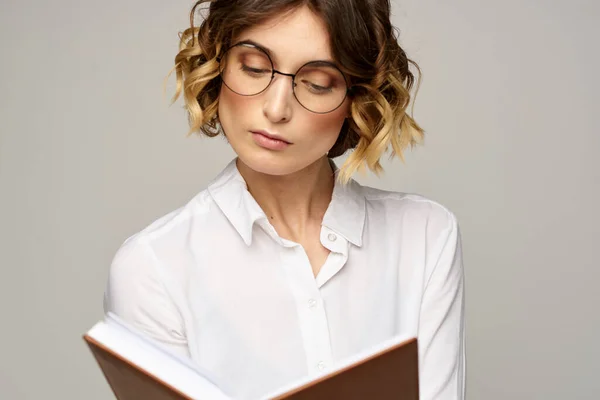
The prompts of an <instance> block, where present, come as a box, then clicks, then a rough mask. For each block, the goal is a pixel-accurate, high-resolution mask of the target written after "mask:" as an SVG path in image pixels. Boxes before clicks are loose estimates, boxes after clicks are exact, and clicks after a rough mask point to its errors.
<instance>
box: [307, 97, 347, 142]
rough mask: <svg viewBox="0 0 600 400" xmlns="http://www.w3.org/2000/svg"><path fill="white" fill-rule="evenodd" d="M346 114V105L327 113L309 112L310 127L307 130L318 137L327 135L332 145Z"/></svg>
mask: <svg viewBox="0 0 600 400" xmlns="http://www.w3.org/2000/svg"><path fill="white" fill-rule="evenodd" d="M347 115H348V107H347V106H346V105H344V106H342V107H340V108H338V109H337V110H335V111H333V112H331V113H329V114H311V116H310V118H309V119H310V122H309V123H310V126H311V128H310V129H309V130H308V131H309V132H312V133H313V134H314V135H318V136H320V137H327V138H328V139H329V140H328V141H330V142H331V144H332V145H333V143H334V142H335V141H336V139H337V137H338V134H339V133H340V130H341V129H342V126H343V125H344V120H345V119H346V116H347Z"/></svg>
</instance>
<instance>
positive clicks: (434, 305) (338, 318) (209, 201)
mask: <svg viewBox="0 0 600 400" xmlns="http://www.w3.org/2000/svg"><path fill="white" fill-rule="evenodd" d="M320 238H321V243H322V244H323V246H325V247H326V248H327V249H329V250H330V251H331V253H330V255H329V256H328V258H327V260H326V261H325V263H324V265H323V266H322V268H321V270H320V271H319V273H318V275H317V277H316V278H315V277H314V274H313V271H312V268H311V265H310V263H309V260H308V257H307V255H306V253H305V251H304V249H303V248H302V246H301V245H299V244H297V243H294V242H291V241H289V240H286V239H282V238H280V237H279V236H278V235H277V233H276V231H275V229H274V228H273V227H272V225H271V224H270V223H269V221H268V219H267V217H266V216H265V213H264V212H263V211H262V209H261V208H260V207H259V205H258V204H257V203H256V201H255V200H254V198H253V197H252V196H251V195H250V193H249V192H248V190H247V187H246V183H245V181H244V179H243V178H242V176H241V175H240V173H239V171H238V169H237V167H236V163H235V160H233V161H231V163H229V165H228V166H227V167H226V168H225V169H224V171H223V172H222V173H221V174H220V175H219V176H218V177H217V178H216V179H214V181H212V182H211V183H210V184H209V186H208V187H207V189H206V190H203V191H201V192H200V193H199V194H198V195H196V196H195V197H194V198H193V199H192V200H191V201H190V202H188V203H187V204H186V205H184V206H183V207H181V208H179V209H177V210H175V211H173V212H171V213H169V214H167V215H165V216H164V217H162V218H160V219H158V220H156V221H155V222H153V223H152V224H151V225H149V226H148V227H146V228H145V229H143V230H142V231H141V232H138V233H137V234H135V235H133V236H132V237H130V238H129V239H127V240H126V241H125V243H124V244H123V245H122V246H121V248H120V249H119V250H118V252H117V254H116V255H115V258H114V260H113V263H112V266H111V269H110V276H109V281H108V285H107V288H106V293H105V303H104V304H105V311H107V312H108V311H111V312H114V313H116V314H117V315H118V316H120V317H121V318H123V319H125V320H126V321H128V322H129V323H131V324H133V325H134V326H135V327H137V328H139V329H141V330H143V331H144V332H146V333H147V334H148V335H149V336H151V337H153V338H154V339H157V340H159V341H161V342H163V343H164V344H165V345H167V346H168V347H170V348H171V349H172V350H173V351H176V352H178V353H180V354H183V355H186V356H189V357H191V359H192V360H193V361H194V362H196V363H197V364H199V365H200V366H201V367H202V368H205V369H207V370H209V371H211V372H212V373H213V375H214V376H215V377H216V378H217V380H218V382H219V383H220V384H221V385H222V387H223V390H224V391H225V392H227V393H229V394H230V395H232V396H234V397H235V398H239V399H256V398H259V397H260V396H262V395H265V394H266V393H268V392H272V391H273V390H276V389H278V388H279V387H281V386H283V385H286V384H289V383H291V382H292V381H294V380H296V379H299V378H302V377H306V376H307V375H309V376H317V375H319V374H323V373H326V372H327V371H328V370H329V369H330V368H332V367H334V366H335V365H336V362H338V361H339V360H341V359H343V358H346V357H349V356H352V355H354V354H356V353H358V352H360V351H363V350H365V349H366V348H368V347H371V346H373V345H376V344H378V343H380V342H382V341H383V340H385V339H389V338H391V337H392V336H394V335H397V334H411V335H415V336H417V338H418V348H419V380H420V391H421V393H420V396H421V397H420V398H421V400H430V399H448V400H454V399H463V398H464V392H465V347H464V294H463V293H464V292H463V267H462V256H461V244H460V232H459V228H458V225H457V221H456V218H455V216H454V214H453V213H452V212H450V211H449V210H447V209H446V208H445V207H443V206H441V205H440V204H438V203H436V202H434V201H432V200H429V199H426V198H424V197H422V196H418V195H414V194H404V193H398V192H388V191H383V190H378V189H374V188H370V187H366V186H361V185H359V184H358V183H357V182H356V181H354V180H352V181H350V183H349V184H347V185H340V184H338V183H337V182H336V183H335V186H334V190H333V196H332V200H331V203H330V204H329V207H328V209H327V212H326V213H325V216H324V218H323V223H322V229H321V236H320ZM401 373H402V371H398V374H401Z"/></svg>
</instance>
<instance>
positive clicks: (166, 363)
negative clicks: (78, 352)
mask: <svg viewBox="0 0 600 400" xmlns="http://www.w3.org/2000/svg"><path fill="white" fill-rule="evenodd" d="M83 338H84V340H85V342H86V343H87V345H88V346H89V348H90V350H91V352H92V354H93V355H94V357H95V359H96V361H97V362H98V365H99V366H100V369H101V370H102V372H103V373H104V376H105V378H106V380H107V382H108V383H109V385H110V387H111V388H112V390H113V392H114V394H115V396H116V398H117V399H119V400H139V399H144V400H183V399H186V400H189V399H194V400H196V399H198V400H205V399H206V400H232V399H233V400H235V397H231V396H229V395H228V394H227V393H224V392H222V391H221V389H220V388H219V385H218V382H217V381H216V380H215V379H214V378H213V377H212V376H211V375H210V373H208V372H207V371H202V370H200V369H198V367H197V366H195V365H193V364H192V363H191V362H190V361H188V360H185V359H183V358H180V357H178V356H177V355H174V354H171V353H169V352H168V351H167V350H166V349H164V348H162V346H160V345H157V344H156V343H153V342H152V341H151V340H150V339H148V338H145V337H143V335H141V334H140V333H139V332H135V331H134V330H132V329H131V328H129V327H128V326H127V325H126V324H124V323H123V322H122V321H119V320H118V318H116V317H114V316H109V318H107V320H106V321H101V322H99V323H98V324H96V326H94V328H92V329H91V330H90V331H88V333H87V334H85V335H84V337H83ZM418 398H419V378H418V349H417V340H416V338H402V337H397V338H393V339H390V340H388V341H386V342H384V343H382V344H380V345H379V346H377V347H374V348H373V349H369V350H367V351H365V352H363V353H361V354H359V355H357V356H355V357H353V358H351V359H348V360H346V361H345V362H341V363H340V364H339V365H338V366H337V367H336V368H335V369H334V370H333V371H332V372H330V373H328V374H325V375H322V376H320V377H318V378H316V379H309V378H305V379H303V380H300V381H297V382H292V383H290V384H289V385H287V386H286V387H282V388H280V389H278V390H277V391H275V392H272V393H270V394H267V395H266V396H265V397H262V398H261V399H265V400H266V399H269V400H283V399H289V400H326V399H327V400H330V399H346V400H365V399H377V400H392V399H393V400H418ZM257 400H258V399H257Z"/></svg>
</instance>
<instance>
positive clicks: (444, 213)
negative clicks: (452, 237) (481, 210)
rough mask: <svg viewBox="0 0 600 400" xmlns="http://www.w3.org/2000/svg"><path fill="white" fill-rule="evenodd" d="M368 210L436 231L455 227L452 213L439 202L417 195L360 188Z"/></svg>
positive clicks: (455, 223) (454, 218)
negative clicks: (419, 224)
mask: <svg viewBox="0 0 600 400" xmlns="http://www.w3.org/2000/svg"><path fill="white" fill-rule="evenodd" d="M361 191H362V194H363V195H364V198H365V203H366V206H367V208H368V209H370V211H371V212H373V213H379V214H385V215H386V217H387V218H392V220H395V219H402V220H407V219H409V220H411V221H415V222H421V223H427V224H428V225H429V227H430V228H432V229H433V230H436V231H443V230H446V229H452V228H453V227H455V226H456V225H457V218H456V215H455V214H454V212H452V211H451V210H450V209H449V208H448V207H446V206H445V205H443V204H441V203H440V202H438V201H436V200H434V199H431V198H428V197H425V196H423V195H421V194H417V193H406V192H397V191H388V190H382V189H377V188H373V187H369V186H361Z"/></svg>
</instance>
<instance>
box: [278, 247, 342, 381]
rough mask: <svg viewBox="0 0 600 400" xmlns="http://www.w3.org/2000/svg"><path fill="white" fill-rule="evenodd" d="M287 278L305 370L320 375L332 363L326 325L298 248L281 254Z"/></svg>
mask: <svg viewBox="0 0 600 400" xmlns="http://www.w3.org/2000/svg"><path fill="white" fill-rule="evenodd" d="M281 254H282V261H283V262H284V269H285V272H286V277H287V279H288V280H289V284H290V288H291V291H292V294H293V296H294V298H295V300H296V305H297V310H298V323H299V328H300V331H301V334H302V340H303V344H304V351H305V354H306V362H307V367H308V369H309V373H310V374H311V375H319V374H321V373H322V372H323V371H325V370H326V369H327V368H328V367H329V366H330V365H331V364H332V357H333V355H332V350H331V343H330V338H329V336H330V333H329V323H328V321H327V315H326V313H325V308H324V304H323V299H322V298H321V292H320V291H319V288H318V286H317V282H316V280H315V278H314V276H313V274H312V268H311V267H310V261H309V260H308V256H307V255H306V252H304V250H303V249H302V247H301V246H297V247H294V248H288V249H286V250H284V251H283V252H282V253H281Z"/></svg>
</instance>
